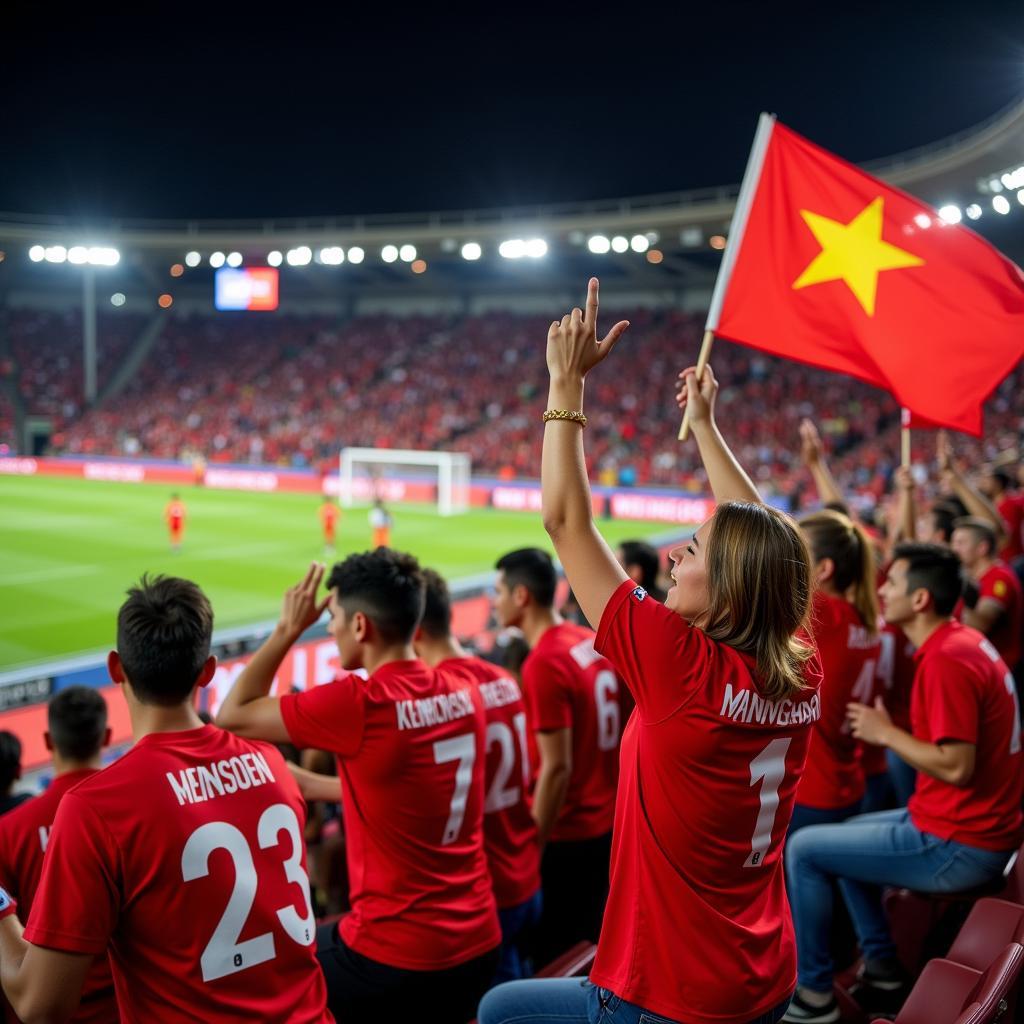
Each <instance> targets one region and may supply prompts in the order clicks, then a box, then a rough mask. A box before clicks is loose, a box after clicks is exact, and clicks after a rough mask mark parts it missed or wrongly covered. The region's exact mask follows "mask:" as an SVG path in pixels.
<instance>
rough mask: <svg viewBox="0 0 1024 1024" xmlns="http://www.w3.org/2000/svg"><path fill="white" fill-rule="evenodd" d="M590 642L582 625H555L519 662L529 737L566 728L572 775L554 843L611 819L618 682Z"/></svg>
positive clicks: (587, 835)
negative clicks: (570, 747) (521, 666)
mask: <svg viewBox="0 0 1024 1024" xmlns="http://www.w3.org/2000/svg"><path fill="white" fill-rule="evenodd" d="M594 639H595V637H594V633H593V631H592V630H589V629H587V628H586V627H585V626H577V625H575V624H573V623H571V622H562V623H559V625H557V626H552V627H551V628H550V629H549V630H548V631H547V632H546V633H545V634H544V635H543V636H542V637H541V638H540V640H539V641H538V642H537V645H536V647H534V648H533V650H532V651H531V652H530V654H529V656H528V657H527V659H526V661H525V662H523V692H524V694H525V696H526V712H527V719H528V721H529V725H530V730H531V732H546V731H553V730H557V729H572V774H571V775H570V776H569V788H568V789H567V790H566V794H565V803H564V804H563V805H562V809H561V811H560V812H559V815H558V819H557V820H556V821H555V824H554V827H553V828H552V829H551V835H550V839H552V840H553V841H556V842H557V841H558V840H561V839H570V840H571V839H593V838H595V837H597V836H602V835H604V834H605V833H607V832H610V831H611V828H612V821H613V820H614V818H615V788H616V786H617V784H618V779H619V741H620V740H621V738H622V707H621V704H620V698H619V678H618V676H617V675H616V674H615V669H614V668H613V667H612V665H611V663H610V662H609V661H608V659H607V658H603V657H602V656H601V655H600V654H598V653H597V652H596V651H595V650H594ZM535 749H536V747H535V744H534V751H535ZM531 755H532V756H536V755H535V753H534V752H533V751H531ZM537 763H539V762H537ZM537 763H535V765H534V767H535V768H536V766H537Z"/></svg>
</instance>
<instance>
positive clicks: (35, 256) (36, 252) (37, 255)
mask: <svg viewBox="0 0 1024 1024" xmlns="http://www.w3.org/2000/svg"><path fill="white" fill-rule="evenodd" d="M45 256H46V250H45V249H44V248H43V247H42V246H41V245H33V246H32V248H31V249H29V251H28V258H29V259H30V260H31V261H32V262H33V263H42V262H43V258H44V257H45Z"/></svg>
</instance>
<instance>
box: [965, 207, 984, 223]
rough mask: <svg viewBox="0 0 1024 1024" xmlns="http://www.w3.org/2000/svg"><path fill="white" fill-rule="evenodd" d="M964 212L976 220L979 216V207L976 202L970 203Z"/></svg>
mask: <svg viewBox="0 0 1024 1024" xmlns="http://www.w3.org/2000/svg"><path fill="white" fill-rule="evenodd" d="M964 213H966V214H967V216H968V217H970V218H971V220H977V219H978V218H979V217H980V216H981V207H980V206H979V205H978V204H977V203H971V205H970V206H968V207H967V209H966V210H964Z"/></svg>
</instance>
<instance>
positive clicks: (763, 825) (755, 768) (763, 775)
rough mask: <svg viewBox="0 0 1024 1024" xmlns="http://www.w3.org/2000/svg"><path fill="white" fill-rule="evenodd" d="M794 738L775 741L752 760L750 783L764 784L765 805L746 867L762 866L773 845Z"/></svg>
mask: <svg viewBox="0 0 1024 1024" xmlns="http://www.w3.org/2000/svg"><path fill="white" fill-rule="evenodd" d="M789 744H790V739H789V738H787V739H777V740H772V741H771V743H769V744H768V746H767V747H765V748H764V750H762V751H761V753H760V754H758V755H757V757H755V758H754V760H753V761H751V762H750V784H751V786H756V785H757V784H758V782H760V783H761V806H760V810H759V811H758V812H757V824H755V825H754V834H753V836H751V839H750V856H749V857H747V859H746V861H745V862H744V864H743V866H744V867H745V868H756V867H760V866H761V865H762V864H763V863H764V859H765V857H766V856H767V854H768V847H770V846H771V845H772V831H773V830H774V828H775V815H776V814H777V813H778V810H779V786H781V785H782V780H783V779H785V777H786V752H787V751H788V750H789Z"/></svg>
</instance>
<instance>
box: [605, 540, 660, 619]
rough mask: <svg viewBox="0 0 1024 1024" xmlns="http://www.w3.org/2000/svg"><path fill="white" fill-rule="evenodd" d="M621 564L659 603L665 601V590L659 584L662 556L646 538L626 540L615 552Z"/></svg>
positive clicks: (634, 580) (631, 577)
mask: <svg viewBox="0 0 1024 1024" xmlns="http://www.w3.org/2000/svg"><path fill="white" fill-rule="evenodd" d="M615 557H616V558H617V559H618V561H619V565H621V566H622V568H623V569H625V570H626V575H627V576H628V577H629V578H630V579H631V580H632V581H633V582H634V583H635V584H637V586H640V587H643V588H644V590H646V591H647V593H648V595H649V596H650V597H653V598H654V600H655V601H657V602H658V604H664V603H665V591H664V590H662V589H661V587H660V586H659V585H658V572H659V571H660V568H661V557H660V555H659V554H658V549H657V548H656V547H654V545H653V544H648V543H647V541H645V540H624V541H623V542H622V543H621V544H620V545H619V547H618V550H617V551H616V552H615Z"/></svg>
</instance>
